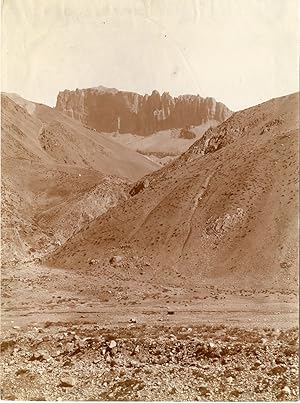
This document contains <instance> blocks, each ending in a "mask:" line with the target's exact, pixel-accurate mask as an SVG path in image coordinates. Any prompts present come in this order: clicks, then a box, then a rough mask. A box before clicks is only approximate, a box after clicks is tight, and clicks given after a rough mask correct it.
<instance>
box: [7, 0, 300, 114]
mask: <svg viewBox="0 0 300 403" xmlns="http://www.w3.org/2000/svg"><path fill="white" fill-rule="evenodd" d="M298 23H299V1H298V0H2V91H6V92H15V93H17V94H19V95H21V96H22V97H24V98H26V99H29V100H32V101H36V102H41V103H45V104H47V105H50V106H54V105H55V102H56V96H57V94H58V92H59V91H61V90H64V89H76V88H88V87H94V86H98V85H103V86H106V87H115V88H118V89H120V90H127V91H134V92H138V93H140V94H144V93H151V92H152V90H153V89H157V90H158V91H160V92H163V91H167V92H170V94H171V95H179V94H199V95H201V96H204V97H206V96H212V97H214V98H216V99H217V100H218V101H221V102H223V103H225V104H226V105H227V106H228V107H229V108H231V109H233V110H238V109H243V108H246V107H248V106H252V105H255V104H258V103H260V102H263V101H265V100H268V99H270V98H273V97H278V96H281V95H286V94H289V93H292V92H295V91H298V90H299V83H298V75H299V71H298V69H299V67H298V54H299V32H298V28H297V26H298Z"/></svg>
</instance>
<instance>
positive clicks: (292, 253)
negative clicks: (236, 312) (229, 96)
mask: <svg viewBox="0 0 300 403" xmlns="http://www.w3.org/2000/svg"><path fill="white" fill-rule="evenodd" d="M298 128H299V118H298V94H293V95H289V96H285V97H281V98H277V99H272V100H270V101H268V102H265V103H263V104H261V105H258V106H255V107H252V108H249V109H247V110H244V111H241V112H237V113H235V114H234V115H233V116H231V118H229V119H228V120H227V121H225V122H224V123H223V124H222V125H220V126H218V127H217V128H215V129H212V130H209V131H207V132H206V133H205V134H204V136H203V137H202V139H200V140H199V141H197V142H196V143H194V144H193V145H192V146H191V147H190V149H189V150H188V151H187V152H186V153H184V154H183V155H182V156H181V157H180V158H179V159H177V160H175V161H174V162H173V163H171V164H169V165H168V166H167V167H165V168H163V169H161V170H159V171H157V172H155V173H153V174H151V175H148V176H147V177H146V178H145V179H144V180H143V181H142V182H140V183H138V184H137V185H135V187H134V188H133V189H132V191H131V195H132V196H133V197H132V198H131V199H129V200H127V201H125V202H124V203H122V204H121V205H119V206H117V207H116V208H114V209H111V210H109V211H108V212H107V213H106V214H104V215H103V216H101V217H99V218H98V219H96V220H94V221H93V222H92V223H91V224H90V225H89V227H85V228H84V229H83V230H82V231H81V232H79V233H78V234H77V235H76V236H74V237H73V238H72V239H71V240H70V241H69V242H67V243H66V244H65V246H63V247H62V248H60V249H59V250H58V252H57V253H55V254H53V256H52V259H51V262H52V264H53V265H55V266H59V267H65V268H72V269H73V270H76V267H78V266H80V267H81V268H82V269H83V268H84V267H88V265H89V264H90V262H91V261H93V264H94V265H95V269H98V270H99V275H100V273H101V275H103V274H105V270H107V268H110V270H113V271H114V273H116V274H118V275H119V276H120V278H126V277H131V278H132V277H134V278H137V277H138V278H139V277H140V276H141V275H143V276H144V278H147V279H148V280H149V281H152V282H163V283H165V284H166V283H173V284H176V283H178V284H179V283H180V284H182V283H184V284H189V283H195V282H197V283H199V284H201V283H203V282H205V283H206V284H207V283H217V284H222V285H224V284H225V285H232V284H235V285H236V286H238V287H242V286H243V285H246V284H247V285H248V286H254V287H256V289H257V288H259V287H268V288H271V287H275V288H277V289H279V288H285V287H287V288H290V287H295V286H296V283H297V260H298V259H297V258H298V256H297V250H298V241H297V239H298V230H297V223H298V219H297V218H298V196H297V192H298V184H297V183H298V138H297V133H298ZM113 256H115V258H114V259H115V261H114V259H112V257H113ZM138 259H144V264H143V265H142V266H141V265H137V264H136V263H135V262H136V261H137V260H138ZM109 260H110V263H109ZM145 276H146V277H145Z"/></svg>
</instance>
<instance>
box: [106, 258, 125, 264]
mask: <svg viewBox="0 0 300 403" xmlns="http://www.w3.org/2000/svg"><path fill="white" fill-rule="evenodd" d="M123 259H124V258H123V256H112V257H111V258H110V259H109V263H110V264H111V265H112V266H120V265H121V263H122V261H123Z"/></svg>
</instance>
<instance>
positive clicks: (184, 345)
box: [1, 311, 298, 401]
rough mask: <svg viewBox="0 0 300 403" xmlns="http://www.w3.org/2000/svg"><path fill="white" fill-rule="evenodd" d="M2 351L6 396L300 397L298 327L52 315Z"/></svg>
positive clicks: (8, 339) (14, 335) (16, 332)
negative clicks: (93, 320)
mask: <svg viewBox="0 0 300 403" xmlns="http://www.w3.org/2000/svg"><path fill="white" fill-rule="evenodd" d="M172 313H173V312H172V311H169V312H168V313H166V314H167V315H172ZM1 351H2V374H3V382H2V399H5V400H175V401H181V400H205V401H215V400H223V401H245V400H248V401H258V400H265V401H270V400H271V401H278V400H279V401H280V400H290V401H295V400H298V358H297V352H298V333H297V329H296V328H293V329H290V330H279V329H274V328H273V329H260V330H258V329H256V330H255V329H245V328H237V327H226V326H225V325H218V326H217V325H202V326H192V327H181V326H170V327H168V326H163V325H161V326H159V325H156V326H147V325H141V324H139V323H137V321H136V319H135V318H131V320H130V321H129V322H128V324H127V325H126V326H125V327H122V328H121V327H118V328H110V329H108V328H103V327H101V326H99V325H91V324H72V323H69V324H68V323H61V324H59V323H51V322H47V323H45V324H44V325H43V326H39V327H37V326H27V327H26V328H23V329H20V328H19V327H18V326H14V327H13V328H11V329H9V330H6V331H5V332H3V334H2V341H1Z"/></svg>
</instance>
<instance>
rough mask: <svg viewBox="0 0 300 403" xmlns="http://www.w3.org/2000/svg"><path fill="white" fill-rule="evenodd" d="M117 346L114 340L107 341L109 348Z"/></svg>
mask: <svg viewBox="0 0 300 403" xmlns="http://www.w3.org/2000/svg"><path fill="white" fill-rule="evenodd" d="M115 347H117V343H116V341H115V340H111V342H110V343H109V348H115Z"/></svg>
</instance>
